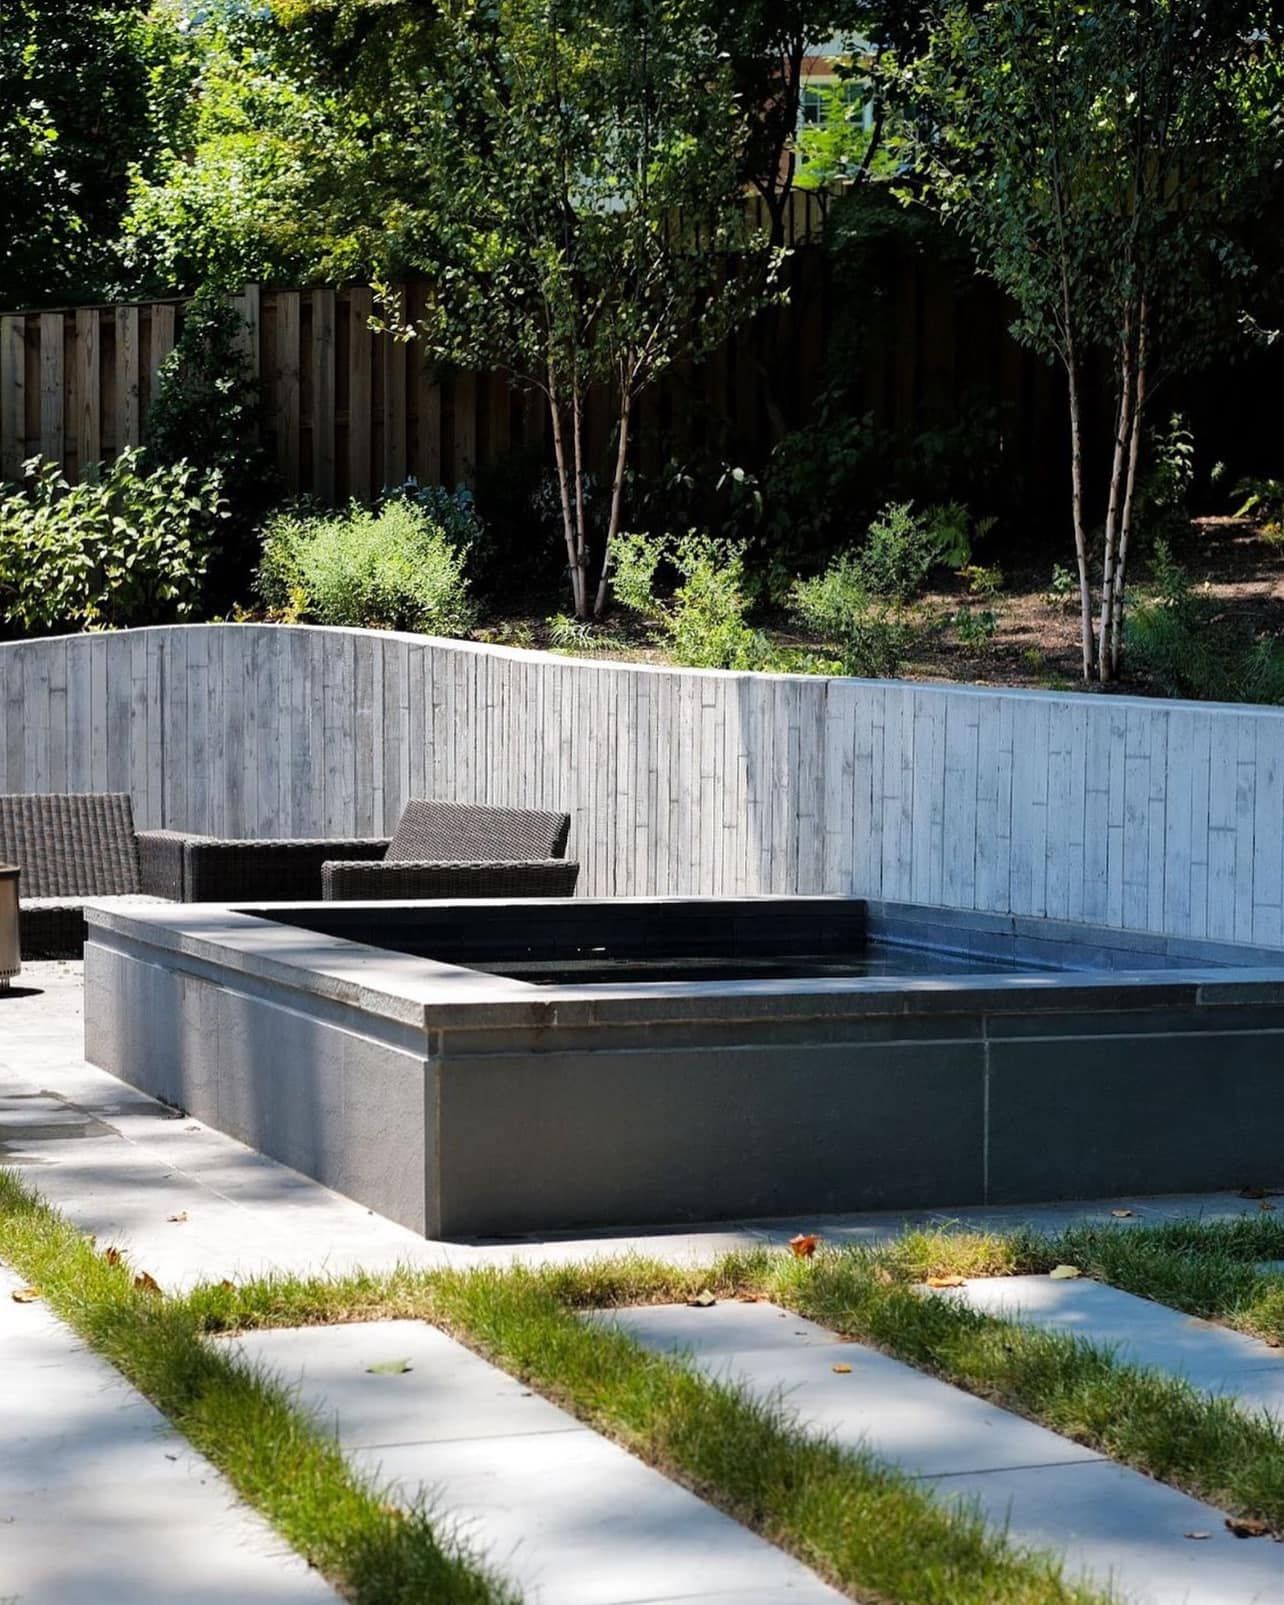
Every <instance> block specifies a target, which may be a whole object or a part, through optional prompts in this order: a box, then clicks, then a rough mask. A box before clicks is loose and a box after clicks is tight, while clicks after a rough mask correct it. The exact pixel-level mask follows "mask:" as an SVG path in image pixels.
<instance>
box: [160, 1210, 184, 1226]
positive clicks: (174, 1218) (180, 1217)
mask: <svg viewBox="0 0 1284 1605" xmlns="http://www.w3.org/2000/svg"><path fill="white" fill-rule="evenodd" d="M165 1219H166V1220H167V1221H169V1222H170V1224H171V1225H173V1226H178V1225H180V1224H181V1223H182V1222H183V1221H185V1220H186V1219H187V1211H186V1210H185V1209H180V1210H179V1212H178V1214H177V1215H166V1217H165Z"/></svg>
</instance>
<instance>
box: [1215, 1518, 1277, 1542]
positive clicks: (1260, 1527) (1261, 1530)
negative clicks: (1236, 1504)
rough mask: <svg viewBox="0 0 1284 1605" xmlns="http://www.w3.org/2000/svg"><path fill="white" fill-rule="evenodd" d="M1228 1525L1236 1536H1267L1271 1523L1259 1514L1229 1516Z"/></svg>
mask: <svg viewBox="0 0 1284 1605" xmlns="http://www.w3.org/2000/svg"><path fill="white" fill-rule="evenodd" d="M1226 1527H1227V1530H1228V1531H1229V1532H1232V1533H1234V1534H1235V1536H1236V1538H1265V1537H1266V1535H1267V1534H1268V1533H1269V1532H1270V1530H1271V1529H1270V1524H1269V1523H1268V1522H1264V1521H1262V1520H1260V1519H1259V1518H1258V1517H1257V1516H1227V1518H1226Z"/></svg>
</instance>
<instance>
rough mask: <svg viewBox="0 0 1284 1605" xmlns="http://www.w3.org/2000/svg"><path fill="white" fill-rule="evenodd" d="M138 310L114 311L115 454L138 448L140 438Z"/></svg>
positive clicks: (140, 403) (130, 307)
mask: <svg viewBox="0 0 1284 1605" xmlns="http://www.w3.org/2000/svg"><path fill="white" fill-rule="evenodd" d="M139 376H140V362H139V350H138V308H137V307H136V306H118V307H117V308H116V440H115V445H116V450H117V451H120V450H121V449H122V448H123V447H125V446H137V445H138V444H139V442H140V441H141V440H142V438H143V434H142V416H141V407H142V401H141V397H140V395H139Z"/></svg>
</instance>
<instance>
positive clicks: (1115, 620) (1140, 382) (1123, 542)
mask: <svg viewBox="0 0 1284 1605" xmlns="http://www.w3.org/2000/svg"><path fill="white" fill-rule="evenodd" d="M1149 322H1150V317H1149V309H1148V307H1147V306H1146V302H1145V300H1144V299H1143V300H1142V303H1141V309H1140V312H1139V314H1138V318H1137V381H1136V401H1135V403H1134V405H1133V410H1132V439H1131V441H1130V442H1129V445H1128V482H1127V486H1126V487H1125V490H1124V500H1123V513H1122V514H1121V516H1120V520H1119V560H1118V562H1117V564H1116V565H1115V585H1114V599H1113V606H1112V608H1111V614H1110V678H1111V679H1112V680H1113V679H1117V678H1118V675H1119V665H1120V663H1121V662H1122V661H1123V615H1124V587H1125V585H1126V583H1127V576H1128V537H1129V535H1130V534H1131V533H1132V511H1133V505H1134V501H1135V497H1136V490H1137V461H1138V458H1139V457H1140V455H1141V436H1142V421H1143V418H1144V415H1145V407H1146V359H1147V355H1148V352H1147V349H1146V348H1147V344H1148V336H1149V332H1150V331H1149Z"/></svg>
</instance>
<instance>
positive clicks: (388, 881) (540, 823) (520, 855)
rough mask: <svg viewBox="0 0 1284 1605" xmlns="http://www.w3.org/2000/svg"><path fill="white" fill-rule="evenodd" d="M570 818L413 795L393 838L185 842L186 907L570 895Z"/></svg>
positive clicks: (573, 869) (573, 872)
mask: <svg viewBox="0 0 1284 1605" xmlns="http://www.w3.org/2000/svg"><path fill="white" fill-rule="evenodd" d="M570 826H571V821H570V816H569V815H568V814H557V813H550V812H546V811H543V810H537V809H525V808H491V807H486V806H483V805H481V804H473V803H450V802H439V801H436V800H435V799H430V798H415V799H413V800H412V801H410V802H408V803H407V804H406V807H405V809H404V811H403V812H402V815H401V818H400V820H399V821H398V823H397V829H396V833H395V834H394V835H393V836H391V837H388V836H383V837H356V838H352V839H349V840H336V839H335V838H333V837H330V838H325V837H323V838H320V839H316V840H306V841H235V840H228V839H222V838H215V837H210V836H191V835H189V836H187V837H185V838H184V841H185V847H184V871H183V894H182V895H183V897H184V899H185V900H186V901H187V902H189V903H226V902H232V901H235V900H237V899H239V898H243V897H244V898H253V899H254V901H255V902H257V903H267V902H284V901H293V900H296V899H304V900H307V901H309V902H312V901H316V900H319V899H324V900H327V901H344V902H349V901H355V900H358V899H362V900H364V899H368V898H369V899H380V898H381V899H389V898H398V899H403V900H404V899H413V898H454V897H465V898H474V897H569V896H570V895H571V893H572V892H573V891H574V890H575V882H576V880H577V878H578V876H579V865H578V864H575V863H571V862H569V861H568V860H567V859H566V858H565V857H564V856H563V855H564V853H565V852H566V842H567V837H568V835H569V833H570Z"/></svg>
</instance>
